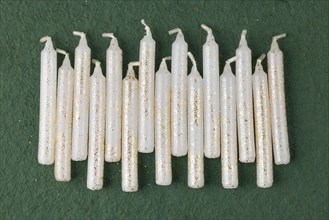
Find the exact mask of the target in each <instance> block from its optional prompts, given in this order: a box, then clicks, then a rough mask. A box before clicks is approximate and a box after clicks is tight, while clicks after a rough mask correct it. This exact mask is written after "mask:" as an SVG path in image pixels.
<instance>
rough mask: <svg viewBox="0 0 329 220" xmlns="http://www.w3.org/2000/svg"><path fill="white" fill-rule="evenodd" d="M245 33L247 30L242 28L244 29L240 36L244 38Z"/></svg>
mask: <svg viewBox="0 0 329 220" xmlns="http://www.w3.org/2000/svg"><path fill="white" fill-rule="evenodd" d="M246 35H247V30H246V29H244V30H243V31H242V33H241V38H244V39H246Z"/></svg>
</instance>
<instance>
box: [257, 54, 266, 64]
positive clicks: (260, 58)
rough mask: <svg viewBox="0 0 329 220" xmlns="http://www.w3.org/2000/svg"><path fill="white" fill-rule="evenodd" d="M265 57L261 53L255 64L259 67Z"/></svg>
mask: <svg viewBox="0 0 329 220" xmlns="http://www.w3.org/2000/svg"><path fill="white" fill-rule="evenodd" d="M265 57H266V55H265V54H264V53H263V54H262V55H260V57H259V58H258V59H257V64H258V65H261V63H262V61H263V60H264V59H265Z"/></svg>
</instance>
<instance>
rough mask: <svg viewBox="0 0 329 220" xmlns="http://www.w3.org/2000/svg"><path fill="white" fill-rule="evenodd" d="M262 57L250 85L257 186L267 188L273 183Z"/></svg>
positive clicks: (267, 96) (265, 79)
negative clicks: (254, 134)
mask: <svg viewBox="0 0 329 220" xmlns="http://www.w3.org/2000/svg"><path fill="white" fill-rule="evenodd" d="M264 58H265V54H262V55H261V56H260V57H259V58H258V60H257V63H256V67H255V73H254V75H253V79H252V80H253V82H252V83H253V85H252V86H253V96H254V114H255V133H256V171H257V186H258V187H262V188H267V187H271V186H272V184H273V159H272V141H271V114H270V100H269V95H268V86H267V85H268V84H267V75H266V73H265V72H264V70H263V66H262V64H261V62H262V60H263V59H264Z"/></svg>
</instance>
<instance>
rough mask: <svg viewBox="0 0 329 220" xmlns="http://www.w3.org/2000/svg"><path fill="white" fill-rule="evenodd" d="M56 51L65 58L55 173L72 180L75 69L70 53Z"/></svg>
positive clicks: (60, 82) (60, 178)
mask: <svg viewBox="0 0 329 220" xmlns="http://www.w3.org/2000/svg"><path fill="white" fill-rule="evenodd" d="M56 51H57V52H58V53H61V54H64V55H65V58H64V60H63V64H62V66H61V67H60V68H59V69H58V85H57V132H56V145H55V146H56V147H55V165H54V174H55V179H56V180H57V181H70V180H71V151H72V109H73V77H74V69H73V68H72V66H71V61H70V58H69V54H68V53H66V52H65V51H63V50H60V49H57V50H56Z"/></svg>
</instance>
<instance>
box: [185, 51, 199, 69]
mask: <svg viewBox="0 0 329 220" xmlns="http://www.w3.org/2000/svg"><path fill="white" fill-rule="evenodd" d="M187 56H188V57H189V58H190V60H191V62H192V65H193V66H192V69H193V70H197V66H196V62H195V59H194V56H193V54H192V53H191V52H188V53H187Z"/></svg>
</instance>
